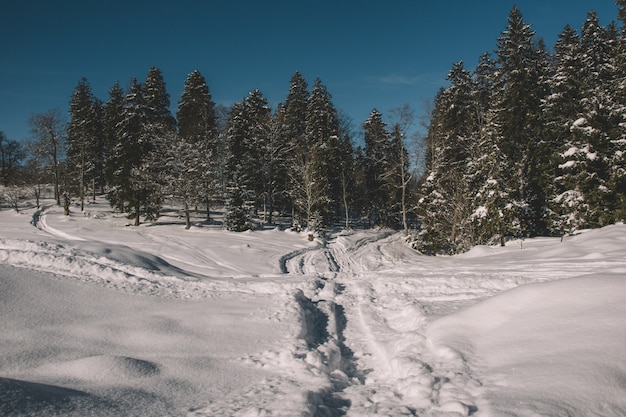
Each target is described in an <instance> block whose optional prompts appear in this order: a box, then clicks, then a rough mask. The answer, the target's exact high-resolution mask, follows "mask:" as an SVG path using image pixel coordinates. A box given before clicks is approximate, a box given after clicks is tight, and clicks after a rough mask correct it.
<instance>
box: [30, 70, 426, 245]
mask: <svg viewBox="0 0 626 417" xmlns="http://www.w3.org/2000/svg"><path fill="white" fill-rule="evenodd" d="M169 109H170V98H169V94H168V93H167V90H166V85H165V82H164V80H163V76H162V74H161V71H160V70H159V69H158V68H155V67H153V68H151V69H150V70H149V72H148V75H147V77H146V79H145V81H144V82H143V83H140V82H138V80H137V79H135V78H133V79H132V80H131V81H130V85H129V87H128V88H127V89H126V90H123V89H122V88H121V87H120V86H119V83H117V82H116V83H115V85H114V86H113V87H112V88H111V89H110V91H109V97H108V100H107V101H106V102H103V101H101V100H99V99H98V98H96V97H94V95H93V93H92V89H91V87H90V85H89V83H88V81H87V79H85V78H83V79H82V80H80V82H79V83H78V85H77V87H76V89H75V91H74V92H73V94H72V96H71V102H70V108H69V115H70V121H69V123H68V124H67V126H66V129H65V128H64V126H62V125H63V124H62V123H60V122H59V121H60V120H61V118H60V117H59V114H58V113H57V112H49V113H47V114H43V115H35V116H33V119H31V127H32V128H33V135H34V137H35V139H36V140H35V146H34V147H32V149H37V150H38V151H37V152H38V154H41V155H43V156H44V157H42V158H39V159H37V160H38V161H39V162H38V166H39V167H40V172H41V173H42V176H41V178H40V180H41V181H43V182H46V181H47V182H50V183H54V185H55V187H54V189H55V198H56V200H57V203H58V204H63V203H65V204H66V205H67V204H68V201H69V200H70V199H72V200H74V201H77V202H80V207H81V210H83V209H84V204H85V202H86V201H87V200H88V199H90V198H93V199H95V197H96V194H106V196H107V198H108V200H109V201H110V203H111V206H112V207H113V208H115V209H116V210H118V211H119V212H124V213H127V214H128V216H129V218H132V219H134V224H135V225H139V224H140V222H141V221H142V218H143V219H146V220H148V221H150V220H154V219H156V218H158V216H159V213H160V211H161V210H162V207H163V205H164V203H165V202H166V201H167V202H168V203H169V204H179V205H180V207H181V209H182V211H183V212H184V217H185V219H186V227H187V228H189V227H190V226H191V221H190V217H191V216H190V213H191V212H192V211H194V210H202V211H203V212H204V213H206V218H207V219H210V213H211V207H217V206H219V207H222V206H224V207H225V208H226V215H225V220H224V224H225V226H226V228H227V229H229V230H233V231H243V230H248V229H251V228H253V227H254V225H255V222H256V223H258V222H266V223H271V222H272V221H273V218H272V217H273V215H274V213H284V214H291V216H292V219H293V225H294V227H296V228H299V229H305V228H307V229H309V230H311V231H316V232H319V233H323V232H324V231H325V230H326V229H327V228H328V227H330V226H333V225H335V224H336V223H337V222H338V221H341V222H342V223H341V224H342V225H345V226H346V227H349V226H350V224H349V221H350V219H366V223H367V224H369V225H384V226H393V227H398V226H399V227H403V228H404V229H405V230H408V213H409V208H410V204H409V195H410V194H411V193H410V192H409V188H410V186H411V185H413V189H415V188H416V187H415V184H416V182H415V180H414V178H413V176H412V175H411V174H410V164H409V160H408V159H409V158H408V152H407V150H406V146H405V140H406V139H405V138H406V133H407V130H408V129H409V128H410V126H411V123H412V111H411V110H410V109H409V108H408V107H404V108H401V109H398V110H396V111H394V113H393V114H394V115H395V116H394V117H395V118H393V120H394V122H393V123H392V125H391V126H390V127H387V124H386V123H385V122H384V121H383V119H382V115H381V114H380V113H379V112H377V111H373V112H372V115H371V117H370V119H369V120H368V121H367V122H366V123H365V146H364V147H355V146H354V145H353V142H352V137H351V135H352V130H351V126H350V121H349V120H347V118H345V117H342V116H341V114H340V113H339V112H338V111H337V110H336V109H335V107H334V105H333V103H332V97H331V95H330V93H329V92H328V91H327V89H326V87H325V86H324V85H323V84H322V82H321V80H320V79H317V80H316V81H315V84H314V86H313V88H312V89H310V90H309V87H308V84H307V82H306V81H305V79H304V78H303V77H302V75H301V74H300V73H298V72H296V73H295V74H294V75H293V77H292V78H291V80H290V89H289V93H288V95H287V97H286V99H285V101H284V102H283V103H280V104H279V105H278V107H277V108H276V110H275V111H272V110H271V108H270V106H269V103H268V101H267V99H265V98H264V97H263V95H262V94H261V92H260V91H258V90H254V91H252V92H250V94H249V95H248V96H247V97H245V98H244V99H243V100H242V101H241V102H238V103H235V104H234V105H233V106H232V107H231V108H225V107H224V106H216V104H215V103H214V102H213V100H212V97H211V94H210V91H209V88H208V86H207V84H206V81H205V79H204V77H203V76H202V75H201V74H200V72H198V71H194V72H192V73H191V74H190V75H189V76H188V78H187V80H186V81H185V85H184V90H183V93H182V95H181V97H180V100H179V101H178V107H177V110H176V114H175V116H174V115H173V114H171V112H170V110H169ZM33 181H34V182H36V183H39V179H34V180H33V179H32V178H31V179H30V182H31V183H32V182H33Z"/></svg>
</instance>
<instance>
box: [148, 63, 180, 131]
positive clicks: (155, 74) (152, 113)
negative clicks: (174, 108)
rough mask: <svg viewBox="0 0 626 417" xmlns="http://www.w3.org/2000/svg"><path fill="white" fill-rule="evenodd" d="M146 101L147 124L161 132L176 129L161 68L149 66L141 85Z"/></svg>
mask: <svg viewBox="0 0 626 417" xmlns="http://www.w3.org/2000/svg"><path fill="white" fill-rule="evenodd" d="M143 95H144V100H145V103H146V113H147V118H148V120H147V125H148V126H151V127H152V128H153V129H156V130H158V131H159V133H161V132H173V131H174V130H176V119H174V116H172V113H171V112H170V95H169V94H168V92H167V90H166V86H165V80H164V79H163V75H162V73H161V70H160V69H158V68H156V67H151V68H150V70H149V71H148V75H147V76H146V81H145V83H144V86H143Z"/></svg>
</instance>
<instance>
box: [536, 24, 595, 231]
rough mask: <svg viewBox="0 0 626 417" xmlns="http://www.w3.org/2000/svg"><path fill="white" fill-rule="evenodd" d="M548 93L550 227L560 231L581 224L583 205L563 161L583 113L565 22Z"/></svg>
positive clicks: (576, 55)
mask: <svg viewBox="0 0 626 417" xmlns="http://www.w3.org/2000/svg"><path fill="white" fill-rule="evenodd" d="M554 52H555V54H554V59H553V69H552V71H551V72H552V76H551V93H550V95H549V96H548V97H547V98H546V100H545V102H544V104H543V110H544V113H545V115H546V120H547V122H546V129H547V131H548V134H549V137H550V138H551V139H552V140H553V141H554V143H555V154H554V155H553V167H556V168H557V169H558V171H556V172H554V174H555V175H554V182H553V187H554V190H553V195H554V196H553V197H552V201H551V203H552V205H551V207H552V210H553V211H554V213H555V218H554V219H553V223H554V224H553V227H554V228H556V229H558V230H559V231H560V232H561V233H563V232H572V231H573V230H576V229H578V228H579V227H581V226H582V225H583V224H584V212H585V211H586V204H585V202H584V197H583V195H582V193H581V192H580V189H579V187H578V180H577V179H576V176H575V175H574V171H573V170H572V168H573V166H572V164H571V163H566V161H567V158H569V156H571V155H570V152H571V151H570V149H573V148H574V147H575V146H576V144H574V143H573V142H572V140H573V135H572V129H571V128H572V125H573V123H574V121H576V120H577V119H579V117H580V115H581V114H582V112H583V95H582V94H583V88H582V78H581V76H580V74H581V73H582V71H583V68H582V67H581V65H582V64H581V62H580V56H581V51H580V39H579V36H578V34H577V33H576V30H575V29H573V28H572V27H571V26H569V25H567V26H566V27H565V29H564V30H563V32H562V33H561V34H560V35H559V38H558V40H557V42H556V44H555V46H554Z"/></svg>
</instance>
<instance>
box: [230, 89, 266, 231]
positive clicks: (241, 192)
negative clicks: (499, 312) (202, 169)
mask: <svg viewBox="0 0 626 417" xmlns="http://www.w3.org/2000/svg"><path fill="white" fill-rule="evenodd" d="M270 122H271V111H270V108H269V106H268V103H267V100H266V99H265V98H264V97H263V95H262V94H261V92H260V91H259V90H253V91H251V92H250V94H249V96H248V97H246V98H245V99H244V100H243V101H242V102H241V103H238V104H236V105H234V106H233V109H232V112H231V117H230V120H229V122H228V128H227V145H228V162H227V172H228V178H229V180H228V182H229V185H228V190H229V197H228V198H227V200H228V202H229V203H228V212H229V213H231V214H232V215H231V214H228V215H227V217H228V216H230V217H232V218H233V219H234V220H233V221H236V222H235V223H232V222H230V221H229V222H227V227H228V228H229V230H234V231H242V230H246V229H247V228H249V227H250V226H251V222H250V221H249V220H248V219H243V218H242V217H241V213H244V212H245V213H247V212H249V209H250V208H254V207H255V203H256V202H258V201H259V199H261V200H262V198H263V193H264V190H265V185H266V184H265V182H266V178H265V177H264V168H265V167H264V166H263V164H264V162H266V161H265V159H266V158H265V155H264V152H265V151H266V150H267V148H268V141H269V139H270V132H271V130H270Z"/></svg>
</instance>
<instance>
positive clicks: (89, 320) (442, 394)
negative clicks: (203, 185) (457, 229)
mask: <svg viewBox="0 0 626 417" xmlns="http://www.w3.org/2000/svg"><path fill="white" fill-rule="evenodd" d="M164 214H165V215H164V216H163V217H162V218H161V219H160V220H159V222H157V223H156V224H153V225H150V224H145V225H142V226H139V227H132V226H128V220H127V219H125V218H124V217H123V216H120V215H118V214H114V213H111V211H110V209H109V208H108V206H107V204H106V203H105V202H102V203H99V204H92V205H90V206H89V207H88V208H87V210H86V211H85V212H84V213H80V212H79V211H78V210H77V209H75V210H74V211H73V213H72V215H71V216H69V217H65V216H63V215H62V211H61V210H59V209H58V208H56V207H51V208H48V209H47V210H44V211H39V210H35V209H34V208H33V209H25V210H23V211H22V212H20V213H15V212H14V211H9V210H8V209H3V210H2V211H0V314H1V315H0V317H1V322H2V327H1V329H2V336H1V338H0V415H2V416H27V415H28V416H31V415H42V416H49V415H60V416H120V415H124V416H166V415H171V416H187V415H188V416H197V417H200V416H300V415H304V416H342V415H347V416H405V415H406V416H411V415H419V416H448V417H453V416H468V415H472V416H589V415H598V416H623V415H626V260H625V258H626V257H625V256H624V255H625V254H626V226H624V225H621V224H620V225H615V226H610V227H606V228H603V229H600V230H595V231H587V232H585V233H582V234H580V235H577V236H573V237H567V238H565V239H564V241H563V242H561V241H560V239H548V238H540V239H529V240H525V241H523V242H521V241H512V242H509V243H508V245H507V246H506V247H504V248H501V247H477V248H475V249H473V250H472V251H470V252H469V253H467V254H465V255H462V256H456V257H446V258H431V257H424V256H421V255H419V254H417V253H415V252H414V251H412V250H411V249H409V248H408V247H407V246H406V245H405V244H404V242H403V239H402V236H401V235H399V234H396V233H391V232H389V231H372V230H366V231H354V232H350V233H348V232H343V233H339V234H335V235H333V236H331V238H330V239H328V240H327V241H321V240H315V241H313V242H309V241H308V240H307V239H306V236H305V235H303V234H299V233H295V232H290V231H282V230H279V229H274V230H264V231H256V232H247V233H239V234H238V233H231V232H226V231H223V230H221V229H220V228H219V227H218V226H214V225H210V224H206V223H204V222H202V219H200V218H198V219H197V221H198V223H196V225H195V226H194V227H192V228H191V230H185V229H184V225H183V222H182V221H181V220H180V219H179V218H178V217H177V213H176V212H175V211H173V210H172V211H169V212H165V213H164Z"/></svg>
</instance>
